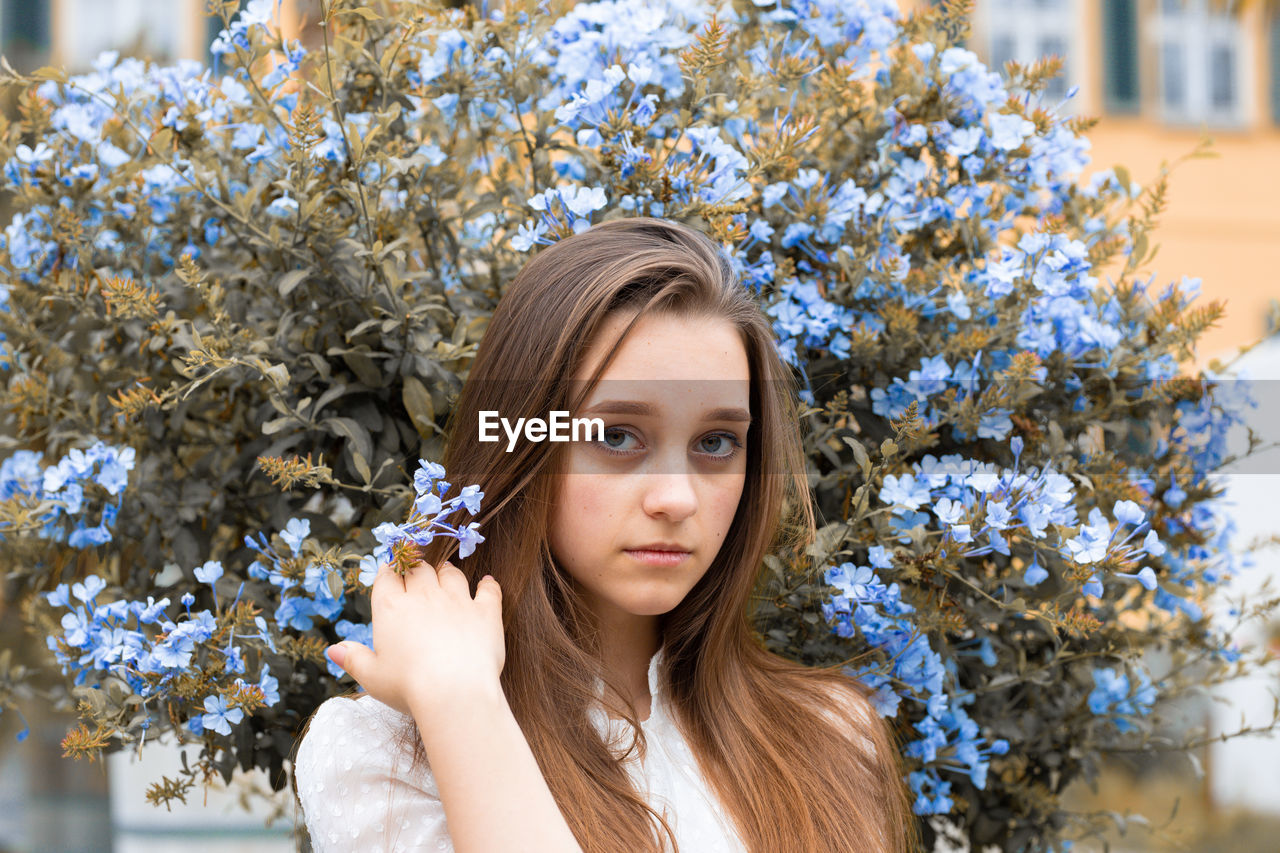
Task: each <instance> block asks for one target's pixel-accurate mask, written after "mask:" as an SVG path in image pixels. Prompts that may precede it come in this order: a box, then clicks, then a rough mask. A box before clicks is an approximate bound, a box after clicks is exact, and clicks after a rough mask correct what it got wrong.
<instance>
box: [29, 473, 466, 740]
mask: <svg viewBox="0 0 1280 853" xmlns="http://www.w3.org/2000/svg"><path fill="white" fill-rule="evenodd" d="M420 464H421V467H420V468H419V470H418V472H417V473H416V474H415V477H414V486H415V489H416V491H417V500H416V502H415V506H414V515H413V517H412V518H411V519H410V521H409V522H406V523H405V524H403V525H390V524H389V525H384V526H383V527H381V528H379V529H378V530H377V531H376V535H377V536H378V538H379V541H380V543H382V544H379V546H378V547H377V549H375V551H374V554H373V555H369V556H365V557H364V558H363V559H361V561H360V566H361V568H360V582H361V584H362V585H366V586H367V585H368V583H370V582H371V581H372V577H371V574H370V573H371V572H372V573H376V571H377V565H378V563H380V562H388V561H390V560H391V559H392V554H391V549H392V546H393V545H394V544H395V543H396V542H400V541H409V542H414V543H416V544H425V543H426V542H429V541H431V538H432V537H434V536H452V537H455V538H457V539H458V540H459V542H460V543H461V546H460V552H463V555H464V556H466V555H468V554H470V553H472V551H473V550H474V549H475V546H476V544H478V543H479V542H482V541H483V537H482V536H481V535H480V534H479V533H478V532H477V531H476V528H477V526H478V525H477V524H476V523H475V522H472V523H471V524H469V525H466V526H463V525H461V524H458V525H450V524H448V523H447V522H446V521H445V518H446V517H447V516H449V515H451V514H453V513H455V512H457V511H458V510H459V509H465V510H466V511H468V512H469V513H471V514H473V515H474V514H475V513H477V512H479V510H480V500H481V498H482V497H483V493H482V492H480V491H479V490H478V489H477V488H476V487H475V486H468V487H466V488H464V489H463V491H462V494H461V495H459V496H458V497H456V498H453V499H450V500H449V501H443V502H442V501H441V500H440V495H442V494H444V493H445V492H446V491H448V488H449V483H448V482H447V481H445V480H444V479H443V478H444V475H445V472H444V468H443V467H442V466H440V465H439V464H437V463H434V462H428V461H427V460H425V459H424V460H420ZM310 534H311V525H310V522H309V521H307V520H306V519H298V518H292V519H290V520H289V522H288V523H287V524H286V525H285V527H284V529H283V530H281V531H280V532H279V533H278V534H277V535H276V536H273V537H271V539H270V540H268V538H267V537H266V536H265V535H263V534H259V535H258V537H256V538H250V539H247V540H246V542H245V544H246V546H248V547H249V548H250V549H252V550H253V551H255V552H256V553H257V554H258V559H256V560H255V561H254V562H253V563H251V564H250V565H249V566H248V568H247V570H246V574H247V575H248V577H249V580H247V581H242V582H241V583H240V584H239V585H238V586H237V588H236V593H235V597H234V598H233V599H232V600H231V601H229V602H227V601H225V600H220V598H219V592H218V588H219V582H220V581H223V580H224V578H225V576H226V571H225V569H224V568H223V565H222V563H221V562H220V561H217V560H209V561H207V562H205V563H204V564H203V565H201V566H198V567H196V568H195V569H194V570H193V572H192V576H193V577H194V579H195V580H196V581H197V582H198V583H199V584H200V585H202V586H204V587H207V588H208V591H209V596H210V598H211V599H212V602H213V607H212V608H203V609H198V610H194V611H193V610H192V607H193V605H194V604H195V602H196V597H195V595H194V594H192V593H190V592H188V593H185V594H184V595H183V596H182V597H181V599H180V604H181V607H182V608H183V611H182V612H181V613H179V614H178V615H177V617H176V618H174V617H171V615H170V604H171V602H170V599H169V598H168V597H165V598H161V599H160V600H158V601H157V600H155V599H154V598H153V597H151V596H148V597H147V600H146V601H145V602H143V601H130V600H127V599H124V598H116V599H115V600H111V601H108V602H101V601H100V599H101V598H103V594H104V591H105V590H106V587H107V584H106V582H105V581H104V580H103V579H102V578H100V577H98V576H97V575H89V576H88V577H86V578H85V579H84V580H83V581H80V582H77V583H74V584H65V583H64V584H60V585H59V586H58V587H57V589H56V590H54V591H53V592H51V593H46V594H45V596H44V598H45V601H46V602H47V603H48V604H50V605H51V606H53V607H56V608H60V609H62V610H65V611H66V612H65V613H62V614H61V616H60V625H61V629H62V630H61V631H60V632H58V633H55V634H50V635H49V636H48V637H47V638H46V642H47V645H48V647H49V649H50V651H51V652H52V653H53V655H54V656H55V658H56V660H57V662H58V663H59V664H60V665H61V667H62V670H63V673H64V674H65V675H69V676H72V677H73V679H74V683H75V684H76V685H82V684H85V683H86V682H87V681H90V680H91V681H92V684H93V685H99V684H101V683H102V682H103V681H104V680H105V679H107V678H108V677H114V678H116V679H119V681H120V682H122V683H123V684H125V685H127V687H128V689H129V691H130V692H131V693H132V695H134V696H137V697H138V700H139V712H138V716H137V717H136V718H135V719H134V720H132V721H131V722H130V723H129V725H128V729H130V730H136V731H137V732H138V733H139V738H140V739H142V738H145V733H146V731H147V730H148V729H149V728H151V727H152V726H153V725H154V724H155V723H157V722H158V720H159V718H158V717H153V714H158V713H160V710H161V709H162V708H170V707H172V706H173V704H174V703H176V704H177V707H180V708H183V709H185V712H184V713H181V714H179V716H180V717H181V718H184V719H185V720H186V728H187V730H188V731H189V732H190V733H192V734H195V735H201V734H204V733H205V732H206V730H207V731H209V732H214V733H216V734H220V735H224V736H227V735H230V734H231V727H232V726H234V725H237V724H239V723H241V722H242V721H243V720H244V719H245V714H246V713H249V714H252V713H253V712H254V711H255V710H257V709H259V708H263V707H271V706H274V705H275V704H276V703H277V702H279V701H280V695H279V682H278V681H277V678H276V677H275V676H273V675H272V674H271V660H272V659H274V660H275V661H276V665H277V666H278V667H279V666H284V665H286V663H285V661H284V660H283V659H282V658H281V657H280V649H279V645H280V644H282V643H283V642H286V639H285V638H287V637H290V636H293V635H296V634H300V633H302V632H306V631H310V630H311V629H312V628H313V627H315V621H314V620H319V621H320V622H322V623H328V624H332V625H333V629H334V631H335V632H336V633H337V635H338V636H339V637H341V638H343V639H350V640H355V641H356V642H360V643H363V644H365V645H367V646H370V647H372V645H373V638H372V632H371V630H370V626H369V625H368V624H363V623H355V622H351V621H349V620H346V619H339V618H338V617H339V615H340V614H341V613H342V612H343V610H344V607H345V605H346V597H345V594H344V587H345V586H346V584H345V582H344V578H343V573H342V572H341V571H340V570H339V569H338V568H336V567H334V566H333V565H331V564H328V563H327V562H326V561H325V560H324V559H321V554H320V553H319V549H318V548H316V547H315V544H314V542H309V541H308V537H309V536H310ZM299 576H300V577H299ZM263 581H265V582H266V584H265V585H263V586H259V587H256V588H255V587H254V585H253V582H263ZM246 587H249V588H250V592H251V594H253V593H256V594H257V595H256V596H255V597H259V598H261V597H264V596H263V593H266V596H265V597H267V598H268V599H270V598H272V597H274V598H276V600H277V601H278V602H279V604H278V606H277V607H276V609H275V612H274V613H273V614H271V615H269V616H264V615H260V610H259V608H257V607H255V606H254V605H253V604H252V603H251V602H250V601H249V600H248V599H247V598H246V597H245V590H246ZM225 588H226V584H225V583H224V592H225V591H226V589H225ZM326 664H327V666H328V669H329V672H330V673H331V674H332V675H333V676H334V677H338V676H341V675H342V672H343V671H342V670H341V669H340V668H338V667H337V666H336V665H335V664H333V663H332V661H328V660H327V659H326ZM277 671H279V670H277ZM193 683H194V684H196V685H199V688H200V689H197V690H193V689H192V685H193Z"/></svg>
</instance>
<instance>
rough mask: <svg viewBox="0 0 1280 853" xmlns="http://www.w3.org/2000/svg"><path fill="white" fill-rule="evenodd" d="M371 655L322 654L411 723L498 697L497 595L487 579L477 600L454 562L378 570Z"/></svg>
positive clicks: (360, 650)
mask: <svg viewBox="0 0 1280 853" xmlns="http://www.w3.org/2000/svg"><path fill="white" fill-rule="evenodd" d="M369 600H370V605H371V607H372V610H373V625H372V629H373V646H374V649H377V651H376V652H375V651H374V650H373V649H370V648H368V647H366V646H363V645H361V644H359V643H356V642H351V641H343V642H341V643H337V644H335V645H332V646H330V647H329V648H328V649H327V650H326V651H327V652H328V654H329V659H330V660H332V661H333V662H334V663H335V664H337V665H338V666H340V667H342V668H343V669H345V670H346V671H347V672H348V673H350V674H351V677H352V678H354V679H355V680H356V681H358V682H359V683H360V686H362V687H363V688H364V689H365V690H366V691H368V693H369V695H370V696H372V697H373V698H375V699H377V700H378V701H380V702H382V703H384V704H386V705H389V706H391V707H392V708H395V709H396V710H397V711H400V712H401V713H405V714H412V715H413V716H415V717H418V716H420V715H422V716H426V717H432V716H434V715H436V714H438V713H447V711H448V709H450V708H456V707H457V703H458V702H462V701H466V700H467V699H468V698H469V697H474V696H477V695H480V696H493V695H494V693H495V691H496V695H498V696H501V693H502V687H501V684H500V683H499V681H498V676H499V675H501V674H502V666H503V664H504V663H505V662H506V655H507V652H506V643H505V641H504V639H503V632H502V591H501V589H500V588H499V586H498V582H497V581H496V580H494V579H493V577H492V576H489V575H486V576H485V577H483V578H482V579H481V580H480V583H479V584H478V585H477V587H476V596H475V598H472V597H471V588H470V585H469V584H468V582H467V578H466V575H464V574H463V573H462V570H461V569H459V568H457V567H456V566H454V565H453V564H452V563H449V562H447V561H446V562H445V564H444V565H443V566H442V567H441V568H440V570H439V571H438V572H437V571H436V570H435V569H434V568H433V567H432V566H431V565H429V564H427V563H417V564H415V565H414V567H413V569H412V570H411V571H410V572H409V573H408V574H406V575H404V576H403V577H401V576H400V575H398V574H396V573H395V572H394V571H392V569H391V567H390V564H386V563H384V564H383V565H381V566H379V567H378V575H377V577H376V578H375V579H374V581H373V587H372V589H371V590H370V594H369Z"/></svg>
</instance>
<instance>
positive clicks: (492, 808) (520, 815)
mask: <svg viewBox="0 0 1280 853" xmlns="http://www.w3.org/2000/svg"><path fill="white" fill-rule="evenodd" d="M462 698H463V697H458V696H451V697H449V701H448V704H449V708H448V709H444V708H440V707H433V706H431V705H430V704H428V703H418V704H417V705H416V706H414V707H412V709H411V710H412V713H413V717H414V720H415V721H416V722H417V724H418V731H419V732H420V734H421V736H422V743H423V746H424V747H426V751H427V761H428V762H429V763H430V765H431V772H432V774H433V775H434V777H435V781H436V786H437V787H438V788H439V790H440V799H441V801H442V802H443V803H444V813H445V819H446V820H447V821H448V824H449V835H450V837H451V838H452V839H453V844H454V849H455V850H456V851H457V853H506V852H507V851H511V850H520V851H526V853H582V849H581V848H580V847H579V846H578V843H577V840H576V839H575V838H574V837H573V833H572V832H571V831H570V830H569V824H568V823H567V822H566V821H565V819H564V815H562V814H561V813H560V807H559V806H558V805H556V801H555V798H554V797H552V796H551V789H550V788H548V787H547V781H546V779H544V778H543V776H542V771H541V769H540V768H539V767H538V762H537V761H536V760H535V759H534V757H533V751H532V750H531V749H530V748H529V742H528V741H527V740H525V737H524V732H522V731H521V730H520V725H519V724H518V723H517V722H516V718H515V716H514V715H513V714H512V713H511V708H510V706H509V705H508V704H507V700H506V697H505V696H504V695H503V694H502V688H501V687H500V686H498V685H494V687H493V689H483V690H480V689H478V690H476V691H475V693H474V695H470V696H468V697H465V698H466V699H467V700H468V701H465V702H463V701H460V699H462ZM464 708H465V710H462V709H464Z"/></svg>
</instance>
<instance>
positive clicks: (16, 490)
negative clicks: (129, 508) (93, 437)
mask: <svg viewBox="0 0 1280 853" xmlns="http://www.w3.org/2000/svg"><path fill="white" fill-rule="evenodd" d="M134 456H135V454H134V450H133V448H132V447H125V448H116V447H110V446H108V445H107V444H105V443H103V442H101V441H99V442H97V443H95V444H93V445H92V446H91V447H89V448H88V449H87V450H80V449H79V448H73V449H72V450H70V451H69V452H68V453H67V455H66V456H64V457H62V459H60V460H58V462H57V463H56V464H54V465H50V466H48V467H44V466H43V465H42V464H41V463H42V460H43V458H44V454H43V453H40V452H38V451H30V450H18V451H15V452H14V453H13V454H12V455H11V456H9V457H7V458H6V459H4V460H3V461H0V501H13V502H17V503H22V504H26V505H29V506H33V507H35V511H34V513H33V514H32V517H31V521H30V523H31V524H33V525H38V527H37V530H36V535H38V536H40V537H41V538H43V539H47V540H49V541H52V542H66V543H67V544H68V545H70V546H71V547H72V548H90V547H93V546H95V545H103V544H105V543H107V542H110V541H111V530H112V528H113V527H114V526H115V521H116V516H117V515H118V514H119V511H120V504H121V501H122V500H123V497H124V496H123V492H124V489H125V487H126V486H127V485H128V481H129V472H130V471H131V470H133V465H134ZM104 493H105V495H104ZM109 497H114V498H116V500H115V502H110V501H108V500H107V499H106V498H109ZM91 517H96V518H97V519H98V521H97V523H96V524H91V523H90V522H89V519H90V518H91ZM3 533H4V527H3V526H0V537H2V536H3Z"/></svg>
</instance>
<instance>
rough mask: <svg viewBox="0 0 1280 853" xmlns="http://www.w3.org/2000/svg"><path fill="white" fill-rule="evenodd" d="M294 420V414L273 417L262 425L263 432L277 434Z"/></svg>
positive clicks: (264, 433)
mask: <svg viewBox="0 0 1280 853" xmlns="http://www.w3.org/2000/svg"><path fill="white" fill-rule="evenodd" d="M293 422H294V420H293V416H292V415H289V416H286V417H283V418H272V419H271V420H269V421H267V422H266V423H265V424H263V425H262V434H263V435H275V434H276V433H278V432H279V431H280V430H282V429H284V428H285V427H287V426H288V425H289V424H291V423H293Z"/></svg>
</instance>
